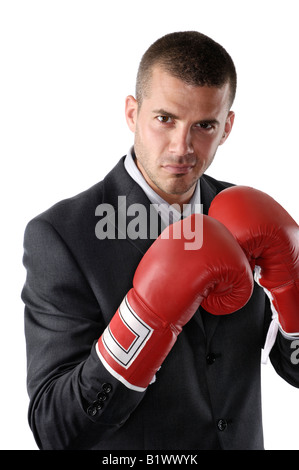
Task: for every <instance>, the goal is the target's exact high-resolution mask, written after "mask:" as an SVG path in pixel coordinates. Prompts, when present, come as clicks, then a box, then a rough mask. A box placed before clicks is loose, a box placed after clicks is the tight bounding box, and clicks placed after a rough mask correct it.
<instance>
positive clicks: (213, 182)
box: [201, 174, 235, 193]
mask: <svg viewBox="0 0 299 470" xmlns="http://www.w3.org/2000/svg"><path fill="white" fill-rule="evenodd" d="M201 179H203V180H204V181H205V182H206V183H207V184H208V185H209V186H211V187H213V188H215V190H216V193H219V192H220V191H222V190H223V189H226V188H229V187H231V186H235V184H234V183H229V182H227V181H221V180H217V179H215V178H212V176H209V175H206V174H205V175H203V176H202V178H201Z"/></svg>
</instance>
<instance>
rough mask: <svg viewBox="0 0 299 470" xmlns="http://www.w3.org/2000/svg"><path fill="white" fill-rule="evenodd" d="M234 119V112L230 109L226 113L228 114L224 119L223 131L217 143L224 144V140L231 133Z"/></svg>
mask: <svg viewBox="0 0 299 470" xmlns="http://www.w3.org/2000/svg"><path fill="white" fill-rule="evenodd" d="M234 121H235V113H234V112H233V111H230V112H229V113H228V116H227V118H226V121H225V126H224V132H223V135H222V137H221V140H220V143H219V145H222V144H224V142H225V141H226V139H227V138H228V136H229V134H230V133H231V130H232V128H233V125H234Z"/></svg>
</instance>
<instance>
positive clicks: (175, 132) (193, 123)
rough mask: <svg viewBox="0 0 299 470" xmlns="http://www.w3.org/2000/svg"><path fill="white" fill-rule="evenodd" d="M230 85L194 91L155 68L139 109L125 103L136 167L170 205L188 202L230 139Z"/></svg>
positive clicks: (130, 101) (133, 102)
mask: <svg viewBox="0 0 299 470" xmlns="http://www.w3.org/2000/svg"><path fill="white" fill-rule="evenodd" d="M229 91H230V90H229V84H225V85H224V86H223V87H222V88H216V87H206V86H204V87H195V86H190V85H187V84H186V83H184V82H183V81H181V80H179V79H177V78H175V77H173V76H172V75H170V74H168V73H167V72H165V71H164V70H163V69H162V68H161V67H158V66H156V67H154V68H153V71H152V78H151V81H150V89H149V92H148V94H147V96H145V97H144V98H143V101H142V103H141V105H140V106H138V103H137V101H136V100H135V98H133V97H132V96H128V97H127V100H126V118H127V123H128V125H129V128H130V129H131V130H132V131H133V132H134V133H135V141H134V150H135V154H136V159H137V161H136V163H137V166H138V168H139V170H140V171H141V173H142V174H143V176H144V178H145V179H146V181H147V182H148V184H149V185H150V186H151V187H152V188H153V189H154V190H155V191H156V192H157V193H158V194H159V195H160V196H161V197H163V199H165V200H166V201H167V202H169V203H170V204H173V203H178V204H183V203H187V202H188V201H189V200H190V198H191V197H192V194H193V191H194V189H195V184H196V182H197V180H198V178H200V176H201V175H202V174H203V173H204V172H205V171H206V169H207V168H208V167H209V166H210V164H211V163H212V161H213V159H214V156H215V153H216V151H217V148H218V146H219V145H221V144H222V143H223V142H224V141H225V140H226V138H227V137H228V135H229V133H230V131H231V129H232V125H233V121H234V113H233V112H232V111H229Z"/></svg>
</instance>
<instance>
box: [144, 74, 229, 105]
mask: <svg viewBox="0 0 299 470" xmlns="http://www.w3.org/2000/svg"><path fill="white" fill-rule="evenodd" d="M229 96H230V87H229V83H226V84H224V85H223V86H222V87H219V88H218V87H208V86H194V85H189V84H187V83H186V82H184V81H182V80H180V79H179V78H176V77H174V76H173V75H171V74H169V73H168V72H166V71H165V70H164V69H163V68H161V67H159V66H155V67H153V69H152V74H151V80H150V86H149V89H148V93H147V95H146V96H145V97H144V103H143V104H144V105H145V106H147V107H151V106H154V107H156V106H159V108H165V109H167V106H168V107H171V108H176V109H177V110H178V109H180V110H181V111H182V112H183V111H184V112H189V113H191V112H196V113H197V112H199V111H201V112H203V113H206V114H215V113H216V114H219V112H221V111H222V110H224V111H225V112H228V111H229V109H228V108H229ZM169 111H173V109H169Z"/></svg>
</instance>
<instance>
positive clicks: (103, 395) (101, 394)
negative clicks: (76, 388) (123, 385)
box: [97, 392, 107, 401]
mask: <svg viewBox="0 0 299 470" xmlns="http://www.w3.org/2000/svg"><path fill="white" fill-rule="evenodd" d="M97 399H98V400H99V401H105V400H107V395H106V393H105V392H99V393H98V394H97Z"/></svg>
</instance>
